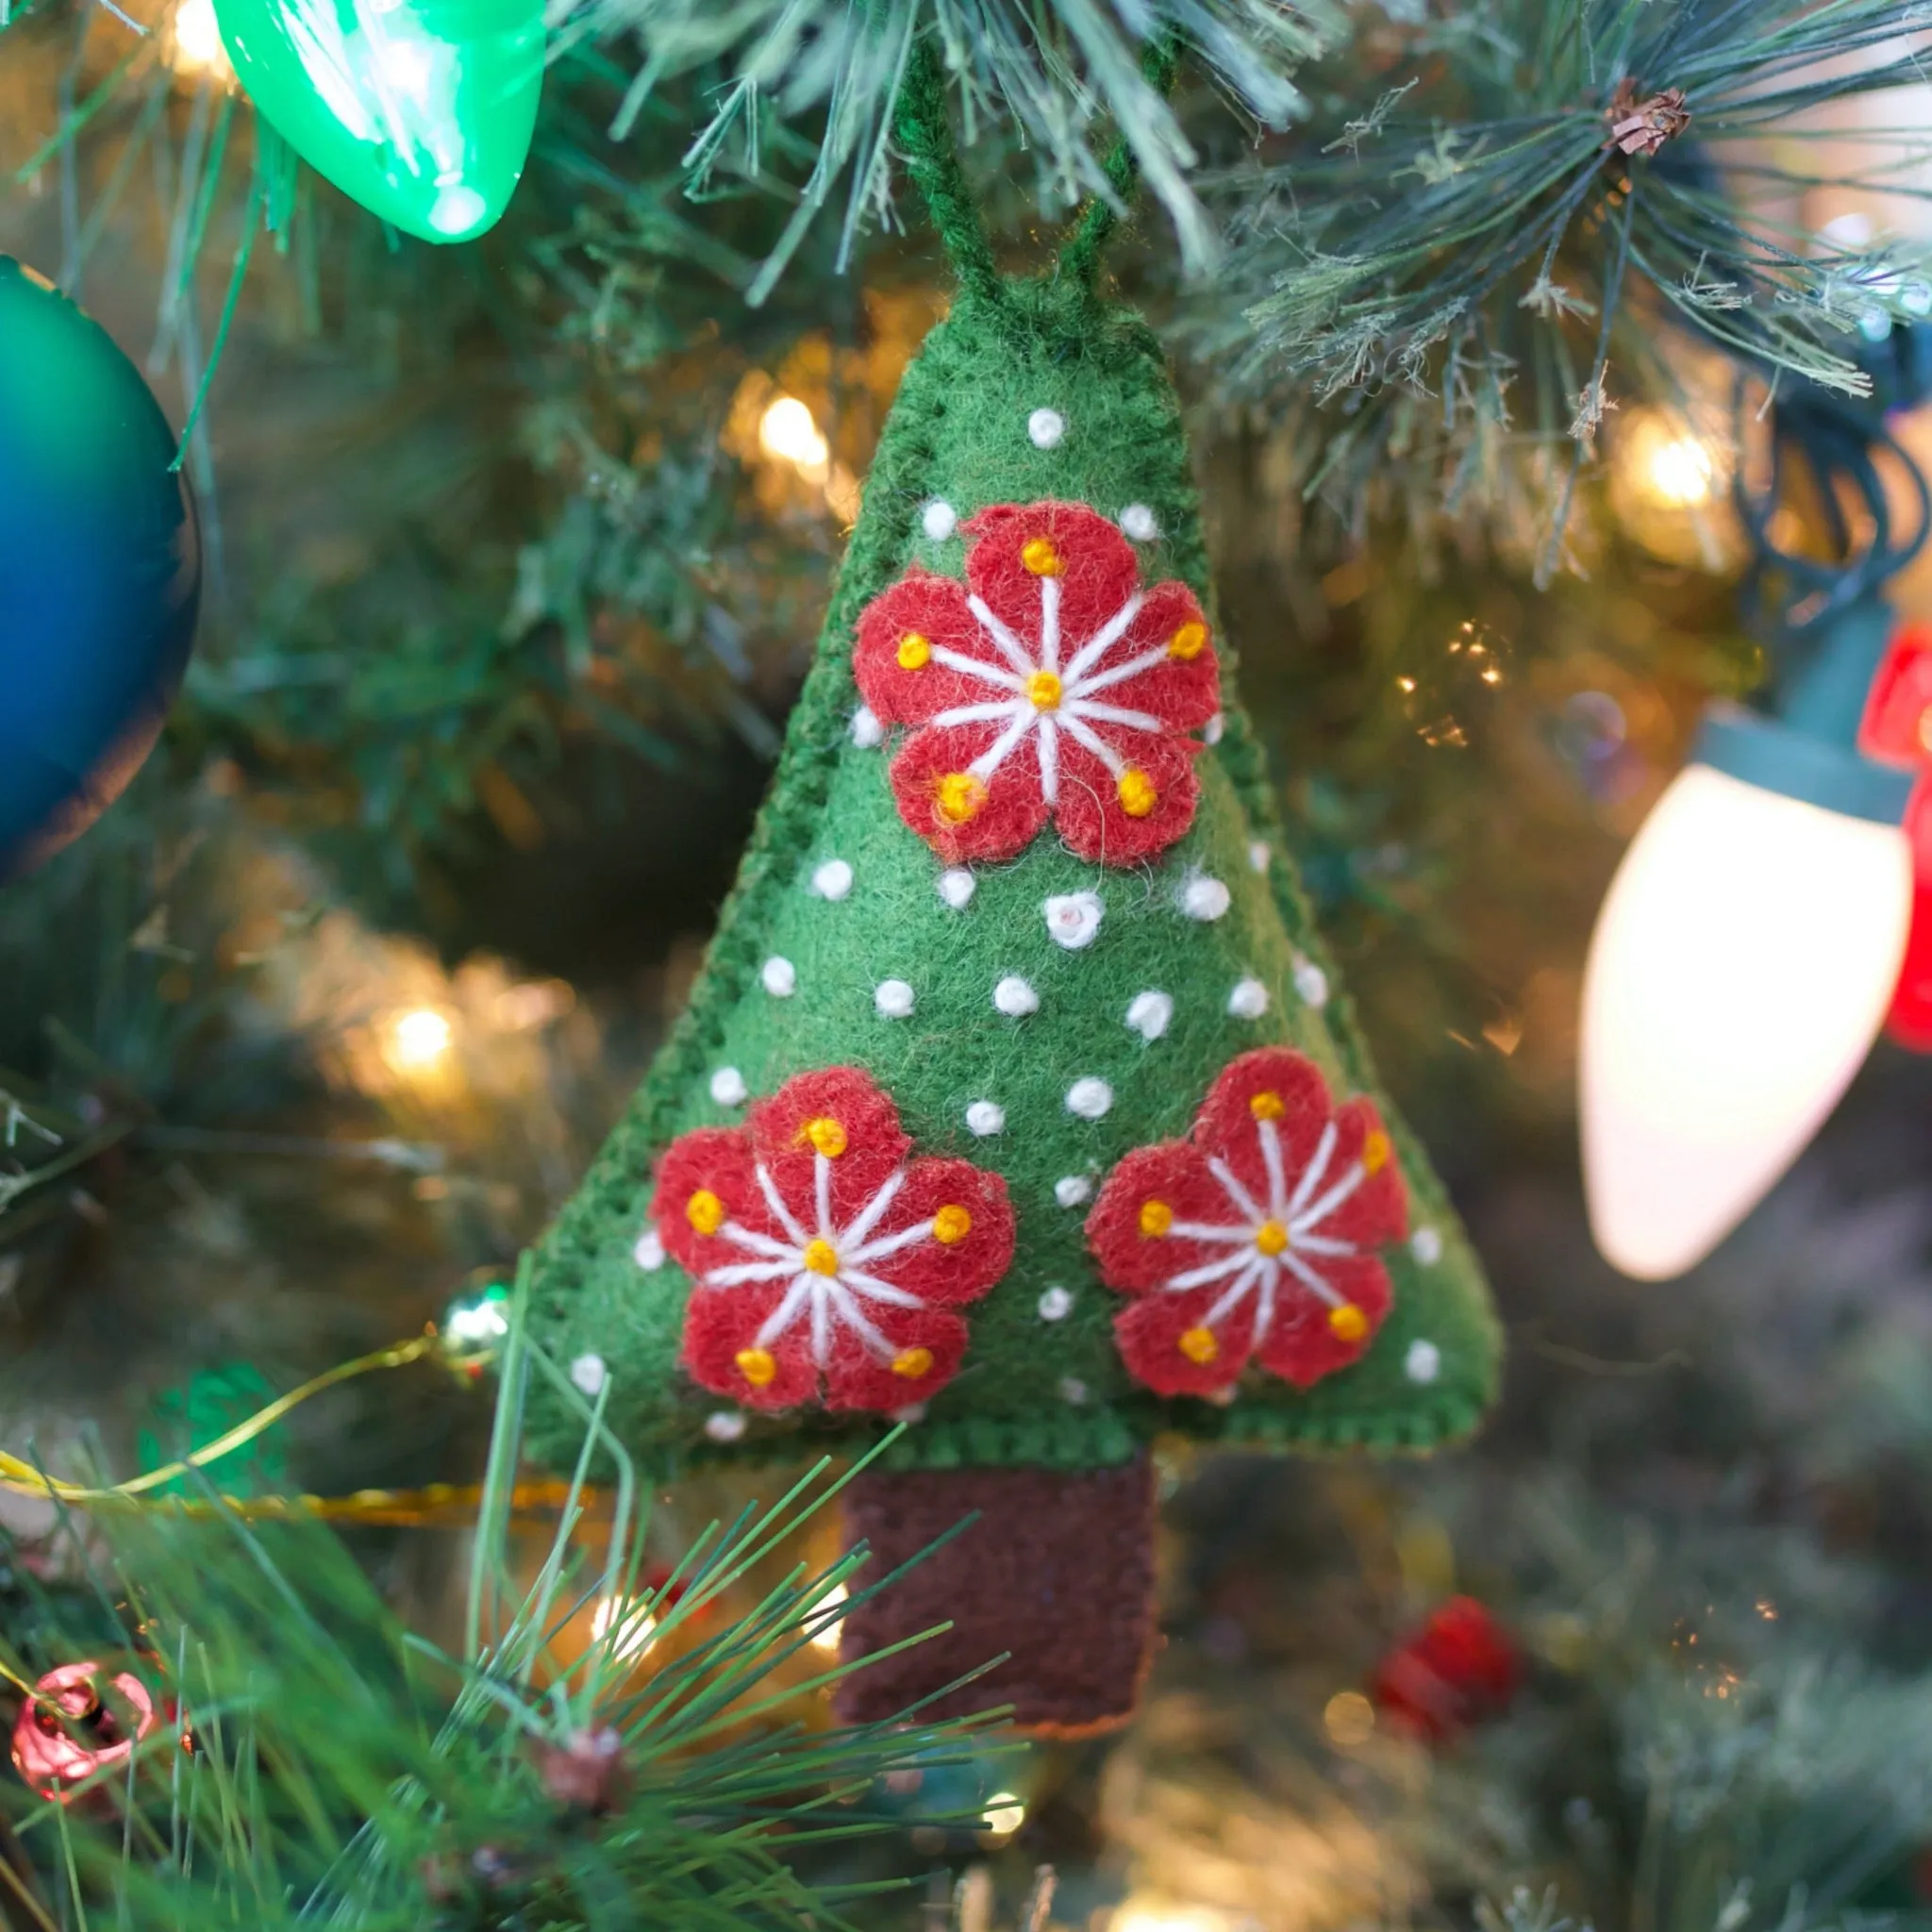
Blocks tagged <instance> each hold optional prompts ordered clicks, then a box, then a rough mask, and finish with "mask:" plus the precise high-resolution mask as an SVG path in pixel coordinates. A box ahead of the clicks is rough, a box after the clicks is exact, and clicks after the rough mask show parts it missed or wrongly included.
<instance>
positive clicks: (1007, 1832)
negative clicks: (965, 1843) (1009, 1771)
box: [981, 1791, 1026, 1839]
mask: <svg viewBox="0 0 1932 1932" xmlns="http://www.w3.org/2000/svg"><path fill="white" fill-rule="evenodd" d="M1025 1823H1026V1801H1025V1800H1024V1798H1023V1797H1021V1796H1020V1794H1019V1792H1017V1791H995V1792H994V1793H993V1794H992V1796H991V1797H990V1798H989V1799H988V1800H987V1801H986V1829H985V1830H984V1832H982V1833H981V1836H982V1837H984V1838H990V1839H1008V1838H1011V1837H1012V1835H1013V1834H1014V1833H1015V1832H1016V1831H1018V1830H1019V1828H1020V1827H1021V1826H1022V1825H1023V1824H1025Z"/></svg>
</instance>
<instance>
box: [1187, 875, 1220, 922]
mask: <svg viewBox="0 0 1932 1932" xmlns="http://www.w3.org/2000/svg"><path fill="white" fill-rule="evenodd" d="M1231 897H1232V895H1231V894H1230V893H1229V891H1228V890H1227V888H1226V887H1225V886H1224V885H1223V884H1222V883H1221V881H1220V880H1219V879H1211V878H1209V877H1208V876H1207V874H1196V876H1194V877H1193V878H1191V879H1190V880H1189V881H1188V882H1187V884H1186V885H1184V886H1183V887H1182V888H1181V890H1180V907H1181V910H1182V911H1183V912H1185V913H1186V914H1187V915H1188V917H1189V918H1190V919H1219V918H1220V917H1221V915H1222V914H1223V913H1224V912H1225V911H1226V910H1227V908H1228V904H1229V901H1230V899H1231Z"/></svg>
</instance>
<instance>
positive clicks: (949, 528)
mask: <svg viewBox="0 0 1932 1932" xmlns="http://www.w3.org/2000/svg"><path fill="white" fill-rule="evenodd" d="M919 521H920V524H921V525H922V526H923V527H924V531H925V534H926V535H927V536H928V537H930V538H931V539H932V541H934V542H935V543H943V542H944V541H946V539H947V538H948V537H950V536H951V535H952V534H953V532H954V531H955V530H957V529H958V527H959V513H958V510H956V509H955V508H953V506H952V505H951V504H950V503H941V501H940V500H939V499H938V498H937V497H935V498H934V499H933V501H932V502H931V503H929V504H927V505H926V507H925V508H924V509H923V510H921V511H920V513H919Z"/></svg>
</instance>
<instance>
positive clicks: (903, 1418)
mask: <svg viewBox="0 0 1932 1932" xmlns="http://www.w3.org/2000/svg"><path fill="white" fill-rule="evenodd" d="M892 1420H893V1421H894V1422H895V1423H923V1422H924V1420H925V1404H924V1403H923V1402H908V1404H907V1405H906V1407H904V1408H895V1409H894V1410H893V1411H892Z"/></svg>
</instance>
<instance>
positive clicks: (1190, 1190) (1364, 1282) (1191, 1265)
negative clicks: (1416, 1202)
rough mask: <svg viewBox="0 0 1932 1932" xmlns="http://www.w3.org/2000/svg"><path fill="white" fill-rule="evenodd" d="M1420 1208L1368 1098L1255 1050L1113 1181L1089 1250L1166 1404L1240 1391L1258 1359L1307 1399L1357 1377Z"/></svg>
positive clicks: (1121, 1325) (1129, 1351) (1270, 1051)
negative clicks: (1328, 1383) (1334, 1092)
mask: <svg viewBox="0 0 1932 1932" xmlns="http://www.w3.org/2000/svg"><path fill="white" fill-rule="evenodd" d="M1406 1224H1407V1196H1406V1194H1405V1191H1404V1189H1403V1185H1402V1174H1401V1173H1400V1171H1399V1169H1398V1168H1397V1166H1396V1161H1395V1151H1394V1149H1393V1147H1392V1146H1391V1144H1390V1141H1389V1136H1388V1134H1387V1133H1386V1132H1385V1131H1384V1130H1383V1127H1382V1124H1381V1121H1380V1120H1379V1119H1378V1118H1377V1116H1376V1113H1375V1108H1374V1103H1373V1102H1371V1101H1369V1100H1366V1099H1357V1100H1351V1101H1349V1102H1347V1103H1346V1104H1345V1105H1343V1106H1342V1107H1340V1108H1338V1107H1336V1105H1335V1104H1334V1102H1333V1100H1332V1099H1331V1098H1330V1097H1329V1093H1328V1084H1327V1082H1326V1081H1325V1080H1324V1079H1323V1077H1322V1074H1321V1072H1320V1070H1319V1069H1318V1068H1317V1067H1316V1065H1315V1063H1314V1062H1313V1061H1312V1060H1310V1059H1307V1058H1305V1057H1304V1056H1303V1055H1301V1054H1298V1053H1291V1052H1290V1051H1289V1049H1288V1048H1286V1047H1278V1046H1269V1047H1259V1048H1257V1049H1256V1051H1254V1052H1253V1053H1244V1054H1242V1055H1241V1058H1239V1059H1236V1060H1234V1061H1233V1062H1231V1063H1230V1064H1229V1065H1228V1066H1227V1067H1226V1068H1225V1069H1224V1072H1223V1073H1222V1074H1221V1076H1220V1077H1219V1078H1218V1079H1217V1080H1216V1081H1215V1083H1214V1085H1213V1086H1212V1087H1210V1088H1209V1089H1208V1098H1207V1099H1206V1100H1205V1101H1203V1102H1202V1104H1201V1108H1200V1111H1199V1112H1198V1113H1197V1114H1195V1116H1194V1125H1193V1129H1192V1131H1191V1134H1190V1135H1189V1137H1188V1139H1187V1140H1185V1141H1161V1142H1159V1143H1158V1145H1155V1146H1152V1147H1137V1148H1135V1149H1134V1151H1133V1152H1132V1153H1131V1154H1129V1155H1127V1156H1126V1158H1124V1159H1123V1160H1122V1161H1121V1163H1120V1165H1119V1166H1117V1167H1116V1168H1115V1169H1114V1171H1113V1172H1112V1173H1111V1174H1109V1175H1108V1177H1107V1185H1106V1186H1105V1187H1103V1188H1102V1189H1101V1191H1100V1198H1099V1200H1097V1201H1096V1202H1095V1203H1094V1204H1093V1211H1092V1213H1091V1214H1090V1215H1089V1216H1088V1217H1087V1245H1088V1246H1089V1247H1090V1248H1091V1249H1092V1251H1093V1257H1094V1259H1095V1260H1096V1261H1098V1262H1099V1264H1100V1273H1101V1275H1102V1276H1103V1278H1104V1279H1105V1280H1106V1282H1107V1284H1108V1287H1109V1288H1114V1289H1118V1290H1119V1291H1120V1292H1121V1293H1122V1294H1126V1295H1132V1296H1134V1297H1135V1300H1134V1302H1133V1305H1132V1306H1131V1307H1128V1308H1127V1309H1126V1310H1125V1311H1124V1313H1122V1314H1120V1315H1118V1316H1116V1317H1115V1318H1114V1333H1115V1336H1116V1337H1117V1338H1118V1340H1119V1343H1120V1351H1121V1355H1122V1357H1123V1358H1124V1360H1125V1362H1126V1365H1127V1367H1128V1369H1129V1370H1130V1371H1131V1372H1132V1373H1133V1374H1135V1375H1136V1376H1137V1377H1138V1378H1139V1379H1140V1380H1141V1381H1142V1382H1144V1383H1145V1384H1146V1385H1147V1387H1148V1388H1150V1389H1152V1390H1154V1391H1156V1392H1157V1393H1158V1394H1161V1395H1212V1394H1215V1393H1218V1392H1219V1391H1222V1390H1224V1389H1232V1388H1233V1387H1234V1384H1235V1382H1236V1381H1237V1379H1238V1378H1239V1377H1240V1375H1241V1371H1242V1369H1243V1368H1245V1367H1246V1366H1247V1364H1248V1361H1249V1359H1250V1358H1251V1357H1252V1358H1253V1359H1255V1360H1257V1361H1258V1362H1259V1363H1260V1364H1261V1366H1262V1367H1263V1368H1265V1369H1267V1370H1269V1371H1271V1372H1272V1373H1273V1374H1277V1375H1279V1376H1281V1377H1282V1378H1283V1380H1285V1381H1289V1382H1292V1383H1293V1384H1294V1386H1295V1387H1296V1388H1297V1389H1307V1388H1310V1387H1312V1386H1313V1385H1314V1384H1315V1383H1316V1382H1319V1381H1320V1380H1321V1379H1322V1377H1323V1376H1324V1375H1328V1374H1334V1372H1335V1371H1336V1370H1337V1369H1341V1368H1346V1367H1347V1366H1348V1364H1349V1363H1350V1362H1352V1361H1354V1360H1356V1359H1357V1357H1359V1356H1360V1355H1362V1354H1363V1353H1364V1351H1365V1350H1366V1349H1367V1348H1368V1345H1369V1343H1370V1342H1371V1341H1373V1340H1374V1334H1375V1330H1376V1329H1377V1328H1379V1327H1380V1326H1381V1325H1382V1319H1383V1317H1384V1316H1385V1315H1387V1314H1388V1312H1389V1303H1390V1287H1389V1271H1388V1270H1387V1269H1386V1268H1385V1267H1384V1266H1383V1265H1382V1262H1381V1260H1380V1258H1379V1257H1377V1256H1376V1254H1375V1252H1374V1251H1375V1249H1377V1248H1378V1247H1380V1246H1382V1245H1383V1244H1384V1243H1386V1242H1389V1241H1399V1240H1400V1239H1401V1238H1402V1234H1403V1230H1404V1228H1405V1226H1406Z"/></svg>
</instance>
